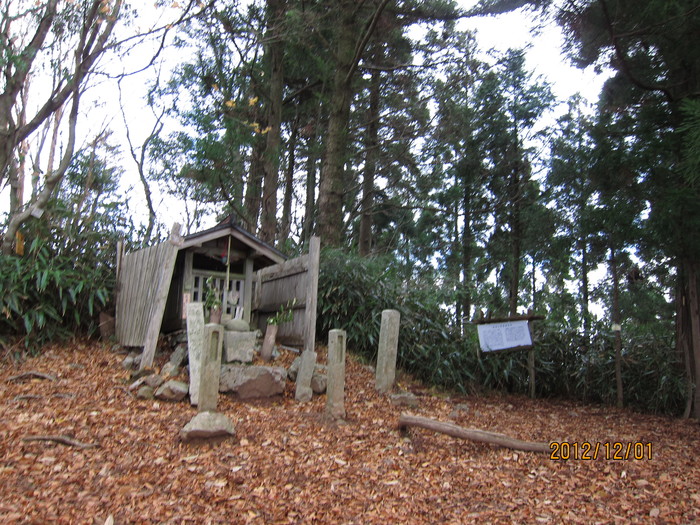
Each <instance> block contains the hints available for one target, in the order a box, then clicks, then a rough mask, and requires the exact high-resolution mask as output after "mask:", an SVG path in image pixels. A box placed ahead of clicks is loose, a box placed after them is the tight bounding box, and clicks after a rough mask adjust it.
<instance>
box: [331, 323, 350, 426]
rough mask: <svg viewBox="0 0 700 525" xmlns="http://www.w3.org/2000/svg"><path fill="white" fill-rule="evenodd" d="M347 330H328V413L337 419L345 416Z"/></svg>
mask: <svg viewBox="0 0 700 525" xmlns="http://www.w3.org/2000/svg"><path fill="white" fill-rule="evenodd" d="M346 340H347V337H346V334H345V330H331V331H330V332H328V386H327V387H326V414H328V415H329V416H331V417H332V418H335V419H342V418H344V417H345V342H346Z"/></svg>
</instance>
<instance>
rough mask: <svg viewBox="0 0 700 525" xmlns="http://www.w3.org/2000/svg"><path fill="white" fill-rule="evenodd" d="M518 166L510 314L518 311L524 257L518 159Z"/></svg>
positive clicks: (512, 220)
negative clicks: (521, 262)
mask: <svg viewBox="0 0 700 525" xmlns="http://www.w3.org/2000/svg"><path fill="white" fill-rule="evenodd" d="M515 164H516V167H515V168H514V169H513V172H512V173H511V179H510V207H511V212H510V221H509V222H510V230H511V236H510V247H511V251H510V275H509V276H508V278H509V282H508V312H509V314H510V315H516V314H517V313H518V293H519V288H520V259H521V257H522V225H521V217H520V206H521V201H520V184H521V181H520V173H519V166H520V162H517V161H516V163H515Z"/></svg>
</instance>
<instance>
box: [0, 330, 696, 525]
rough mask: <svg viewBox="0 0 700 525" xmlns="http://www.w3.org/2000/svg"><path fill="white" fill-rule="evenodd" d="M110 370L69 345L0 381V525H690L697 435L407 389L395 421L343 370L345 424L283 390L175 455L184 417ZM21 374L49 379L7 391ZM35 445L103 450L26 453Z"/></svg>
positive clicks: (91, 348)
mask: <svg viewBox="0 0 700 525" xmlns="http://www.w3.org/2000/svg"><path fill="white" fill-rule="evenodd" d="M123 357H124V356H123V354H119V353H113V352H111V351H110V350H109V348H108V347H106V346H102V345H99V344H97V343H89V342H77V343H73V344H69V345H63V346H54V347H51V348H48V349H47V350H46V351H45V352H44V354H43V355H42V356H40V357H37V358H32V359H29V360H27V361H25V362H23V363H22V364H21V365H11V364H8V363H5V364H3V365H2V366H1V367H0V406H1V407H2V415H1V416H0V417H1V419H0V453H1V458H2V459H1V462H0V522H2V523H37V524H44V523H99V524H100V525H101V524H104V523H105V521H106V520H107V519H108V518H109V517H110V516H111V517H112V518H113V520H114V523H116V524H126V523H173V524H175V523H177V524H181V523H187V524H198V523H256V524H257V523H261V524H262V523H265V524H269V523H334V524H336V523H338V524H340V523H346V524H351V523H357V524H367V523H381V524H392V523H416V524H420V523H429V524H437V523H630V522H632V523H635V522H636V523H692V522H695V521H699V520H700V462H698V460H697V453H698V450H697V446H698V438H699V437H700V426H699V425H698V424H697V422H687V421H679V420H675V419H670V418H664V417H654V416H647V415H640V414H635V413H631V412H628V411H620V410H615V409H613V408H610V407H601V406H586V405H579V404H574V403H568V402H557V401H546V400H534V401H533V400H529V399H527V398H522V397H509V396H479V397H476V396H475V397H456V396H452V397H448V396H447V395H434V394H435V393H434V392H431V391H429V390H427V389H424V388H421V387H420V386H419V385H416V384H410V385H404V386H408V387H409V388H410V389H412V390H414V391H416V392H417V393H418V394H419V400H420V406H419V407H418V408H415V409H406V408H399V407H395V406H393V405H391V403H390V402H389V400H388V399H387V398H385V397H383V396H380V395H378V394H377V393H376V392H375V391H374V388H373V375H372V372H371V370H370V369H368V367H366V366H363V365H362V364H361V363H359V362H358V361H356V360H354V359H352V358H350V359H349V361H348V363H347V370H346V386H347V389H346V410H347V413H348V417H347V420H346V421H345V422H342V423H334V422H329V421H327V420H326V419H325V418H324V417H323V412H324V403H325V397H324V396H316V397H314V399H313V400H312V401H311V402H310V403H307V404H298V403H296V402H295V401H294V400H293V385H292V384H291V383H290V384H289V385H288V388H287V392H286V393H285V395H284V396H282V397H280V398H278V399H274V400H271V401H270V400H268V401H254V402H243V401H240V400H237V399H235V398H232V397H228V396H223V395H222V396H220V399H219V408H220V411H222V412H223V413H225V414H226V415H228V416H229V418H231V419H232V421H233V422H234V424H235V426H236V431H237V436H236V439H230V440H226V441H223V442H219V443H216V444H213V445H212V444H198V445H186V444H183V443H181V442H180V441H179V439H178V432H179V430H180V429H181V428H182V427H183V426H184V425H185V424H186V423H187V422H188V421H189V420H190V419H191V418H192V417H193V416H194V415H195V413H196V412H195V409H193V408H192V407H191V406H190V405H189V403H187V402H180V403H166V402H162V401H143V400H137V399H135V398H133V397H132V396H131V395H130V394H129V393H128V390H127V385H128V372H126V371H125V370H124V369H123V368H122V367H121V366H120V363H121V361H122V359H123ZM291 357H293V356H283V359H282V360H283V361H288V359H290V358H291ZM163 359H167V356H161V358H160V360H161V362H162V361H163ZM285 364H286V362H285ZM30 370H31V371H38V372H42V373H47V374H52V375H55V376H56V377H57V380H56V381H50V380H43V379H31V378H30V379H27V380H13V381H8V378H10V377H12V376H15V375H17V374H20V373H22V372H27V371H30ZM22 396H24V397H22ZM31 396H38V397H31ZM458 405H461V407H459V406H458ZM456 408H457V409H456ZM402 411H407V412H411V413H413V414H416V415H421V416H425V417H430V418H433V419H436V420H440V421H449V422H452V423H455V424H458V425H461V426H464V427H469V428H478V429H483V430H490V431H494V432H501V433H505V434H508V435H510V436H512V437H516V438H520V439H524V440H530V441H567V442H570V443H573V442H577V443H582V442H590V443H602V444H605V443H609V444H612V443H615V442H622V443H625V444H626V443H632V444H634V443H644V444H651V447H652V448H651V453H652V457H651V459H649V458H648V457H647V456H648V446H646V445H645V448H644V454H645V459H642V460H634V459H628V460H619V461H616V460H612V459H605V458H604V457H603V456H604V451H603V449H602V448H601V449H600V450H599V457H598V458H597V459H596V460H580V459H579V460H568V461H553V460H551V459H550V457H549V454H536V453H527V452H515V451H512V450H507V449H501V448H496V447H495V446H493V445H488V444H481V443H473V442H467V441H462V440H459V439H455V438H452V437H449V436H446V435H442V434H436V433H432V432H430V431H427V430H422V429H412V430H410V431H409V432H408V435H402V434H401V433H400V432H399V431H398V430H397V421H398V417H399V415H400V414H401V412H402ZM48 434H62V435H70V436H72V437H73V438H74V439H76V440H78V441H80V442H83V443H96V444H99V447H97V448H86V449H79V448H76V447H70V446H65V445H61V444H57V443H53V442H45V441H23V440H22V438H24V437H28V436H36V435H48ZM632 450H633V451H634V449H632ZM612 452H613V450H612V449H610V453H611V454H612ZM592 453H593V452H592V451H591V454H592ZM633 454H634V452H632V453H631V454H630V455H631V456H632V455H633Z"/></svg>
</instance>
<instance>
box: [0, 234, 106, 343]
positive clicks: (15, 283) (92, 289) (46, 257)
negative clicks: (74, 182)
mask: <svg viewBox="0 0 700 525" xmlns="http://www.w3.org/2000/svg"><path fill="white" fill-rule="evenodd" d="M113 288H114V277H113V269H112V268H109V267H107V266H105V265H102V266H95V265H93V264H90V262H89V261H87V260H86V259H84V258H76V257H73V256H71V255H67V254H59V255H57V254H55V253H52V250H51V247H50V245H49V244H48V243H47V242H46V241H45V240H43V239H40V238H38V237H37V238H35V239H34V240H33V241H32V243H31V245H30V246H29V250H28V252H27V254H26V255H25V256H23V257H18V256H11V257H1V258H0V337H7V338H8V339H9V338H10V337H13V336H18V335H19V336H22V337H24V342H25V346H26V347H27V348H28V349H30V350H31V351H33V352H35V351H37V350H38V349H39V348H40V347H41V346H42V345H43V344H45V343H47V342H49V341H53V340H56V339H65V338H67V337H69V336H70V335H72V334H75V333H83V332H85V333H88V334H91V333H93V332H94V331H95V330H96V328H97V323H96V316H97V314H98V312H99V310H101V309H103V308H104V307H106V306H107V304H108V301H109V298H110V293H111V290H112V289H113Z"/></svg>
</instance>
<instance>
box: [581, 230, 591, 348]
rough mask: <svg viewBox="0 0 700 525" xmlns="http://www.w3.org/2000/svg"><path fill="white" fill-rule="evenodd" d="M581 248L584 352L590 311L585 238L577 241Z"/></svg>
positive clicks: (589, 335) (588, 331) (586, 343)
mask: <svg viewBox="0 0 700 525" xmlns="http://www.w3.org/2000/svg"><path fill="white" fill-rule="evenodd" d="M579 246H580V250H581V284H580V287H579V294H580V297H581V318H582V321H583V347H584V352H585V351H586V350H588V348H589V347H590V344H591V341H590V338H591V313H590V292H589V284H588V244H587V243H586V241H585V239H581V240H580V241H579Z"/></svg>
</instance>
